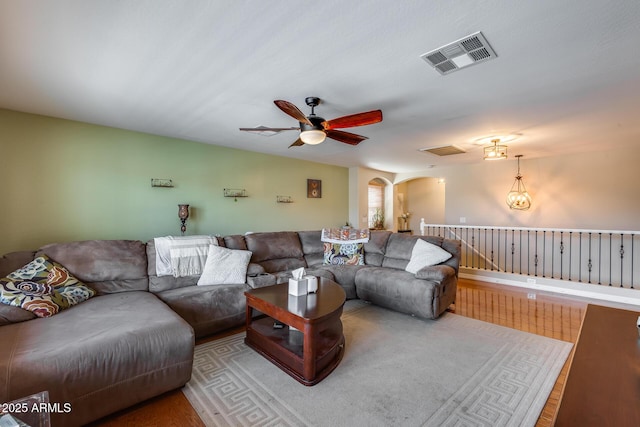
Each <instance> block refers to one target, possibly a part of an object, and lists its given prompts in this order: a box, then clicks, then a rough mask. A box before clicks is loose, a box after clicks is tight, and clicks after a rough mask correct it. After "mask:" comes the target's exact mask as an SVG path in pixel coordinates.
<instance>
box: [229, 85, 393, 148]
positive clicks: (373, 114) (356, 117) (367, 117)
mask: <svg viewBox="0 0 640 427" xmlns="http://www.w3.org/2000/svg"><path fill="white" fill-rule="evenodd" d="M273 102H274V104H276V106H277V107H278V108H279V109H280V110H282V111H283V112H284V113H285V114H287V115H289V116H291V117H293V118H294V119H296V120H297V121H298V123H299V124H300V127H299V128H267V127H265V126H260V127H258V128H240V130H241V131H245V132H258V131H259V132H266V131H269V130H274V131H275V130H278V131H283V130H300V136H299V138H298V139H297V140H296V141H295V142H294V143H293V144H291V145H290V146H289V147H299V146H301V145H304V144H309V145H317V144H320V143H321V142H323V141H324V140H325V139H326V138H331V139H334V140H336V141H340V142H343V143H345V144H349V145H358V144H359V143H360V142H362V141H364V140H365V139H367V137H366V136H362V135H356V134H355V133H350V132H345V131H341V130H337V129H342V128H349V127H356V126H365V125H371V124H374V123H378V122H381V121H382V111H381V110H373V111H367V112H364V113H357V114H351V115H349V116H343V117H338V118H336V119H333V120H325V119H324V118H322V117H320V116H316V114H315V107H317V106H318V105H319V104H320V98H318V97H315V96H310V97H307V98H305V103H306V104H307V105H308V106H309V107H311V114H310V115H308V116H305V115H304V113H302V111H300V109H299V108H298V107H296V106H295V105H294V104H292V103H290V102H289V101H284V100H280V99H278V100H275V101H273Z"/></svg>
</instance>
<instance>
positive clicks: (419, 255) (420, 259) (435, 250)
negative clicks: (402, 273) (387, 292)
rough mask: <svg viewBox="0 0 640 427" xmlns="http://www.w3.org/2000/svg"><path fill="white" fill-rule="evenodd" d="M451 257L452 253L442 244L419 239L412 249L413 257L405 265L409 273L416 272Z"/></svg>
mask: <svg viewBox="0 0 640 427" xmlns="http://www.w3.org/2000/svg"><path fill="white" fill-rule="evenodd" d="M449 258H451V254H450V253H449V252H447V251H445V250H444V249H442V248H441V247H440V246H436V245H433V244H431V243H429V242H427V241H425V240H422V239H417V240H416V242H415V244H414V245H413V250H412V251H411V259H410V260H409V263H408V264H407V266H406V267H405V270H406V271H408V272H409V273H413V274H416V273H417V272H418V270H421V269H422V268H424V267H429V266H431V265H436V264H440V263H442V262H445V261H446V260H448V259H449Z"/></svg>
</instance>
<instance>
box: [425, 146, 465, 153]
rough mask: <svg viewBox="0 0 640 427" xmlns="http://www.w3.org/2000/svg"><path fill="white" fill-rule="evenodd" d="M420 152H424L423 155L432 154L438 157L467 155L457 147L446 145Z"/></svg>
mask: <svg viewBox="0 0 640 427" xmlns="http://www.w3.org/2000/svg"><path fill="white" fill-rule="evenodd" d="M418 151H422V152H423V153H431V154H435V155H436V156H451V155H452V154H463V153H466V151H464V150H463V149H462V148H460V147H456V146H455V145H445V146H442V147H433V148H421V149H419V150H418Z"/></svg>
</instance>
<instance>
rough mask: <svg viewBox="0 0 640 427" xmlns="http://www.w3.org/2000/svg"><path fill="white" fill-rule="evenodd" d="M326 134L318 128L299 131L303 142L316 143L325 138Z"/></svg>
mask: <svg viewBox="0 0 640 427" xmlns="http://www.w3.org/2000/svg"><path fill="white" fill-rule="evenodd" d="M326 137H327V135H326V134H325V133H324V132H323V131H321V130H318V129H311V130H305V131H302V132H300V139H301V140H302V142H304V143H305V144H310V145H317V144H320V143H321V142H323V141H324V140H325V139H326Z"/></svg>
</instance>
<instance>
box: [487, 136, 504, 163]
mask: <svg viewBox="0 0 640 427" xmlns="http://www.w3.org/2000/svg"><path fill="white" fill-rule="evenodd" d="M491 142H492V143H493V145H488V146H486V147H484V159H485V160H500V159H506V158H507V146H506V145H498V143H499V142H500V140H499V139H492V140H491Z"/></svg>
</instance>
